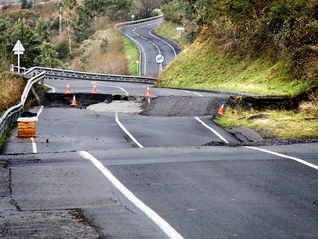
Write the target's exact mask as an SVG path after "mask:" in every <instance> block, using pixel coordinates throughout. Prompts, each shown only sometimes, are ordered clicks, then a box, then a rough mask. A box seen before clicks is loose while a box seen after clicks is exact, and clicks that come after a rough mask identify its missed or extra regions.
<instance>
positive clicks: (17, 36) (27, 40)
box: [10, 18, 41, 67]
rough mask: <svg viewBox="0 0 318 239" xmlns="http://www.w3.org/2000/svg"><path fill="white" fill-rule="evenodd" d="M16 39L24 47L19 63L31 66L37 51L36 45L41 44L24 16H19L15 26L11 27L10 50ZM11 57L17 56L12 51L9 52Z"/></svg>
mask: <svg viewBox="0 0 318 239" xmlns="http://www.w3.org/2000/svg"><path fill="white" fill-rule="evenodd" d="M17 40H20V41H21V43H22V44H23V46H24V49H25V52H24V54H23V55H21V56H20V60H21V65H23V66H25V67H32V66H33V61H34V59H35V58H36V56H37V55H38V53H39V52H38V49H37V47H38V46H39V45H40V44H41V41H40V39H39V37H38V36H37V35H36V34H35V32H34V31H33V30H32V29H31V27H30V26H29V25H28V24H27V22H26V20H25V19H24V18H23V19H22V20H21V19H20V18H19V19H18V21H17V22H16V24H15V28H14V29H13V32H12V34H11V42H10V48H11V50H12V49H13V47H14V45H15V44H16V42H17ZM11 57H12V58H13V59H16V58H17V56H16V55H14V54H13V52H12V53H11ZM13 59H12V61H13ZM14 61H16V60H14Z"/></svg>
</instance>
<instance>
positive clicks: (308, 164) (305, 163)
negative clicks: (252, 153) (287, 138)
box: [244, 146, 318, 170]
mask: <svg viewBox="0 0 318 239" xmlns="http://www.w3.org/2000/svg"><path fill="white" fill-rule="evenodd" d="M244 147H245V148H248V149H254V150H258V151H262V152H265V153H269V154H273V155H276V156H279V157H282V158H288V159H291V160H294V161H296V162H298V163H301V164H304V165H307V166H309V167H311V168H314V169H316V170H318V166H317V165H315V164H312V163H308V162H307V161H305V160H302V159H299V158H296V157H291V156H288V155H283V154H280V153H276V152H273V151H269V150H266V149H260V148H256V147H250V146H244Z"/></svg>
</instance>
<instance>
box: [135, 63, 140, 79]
mask: <svg viewBox="0 0 318 239" xmlns="http://www.w3.org/2000/svg"><path fill="white" fill-rule="evenodd" d="M139 63H140V61H139V60H137V61H136V64H137V76H139Z"/></svg>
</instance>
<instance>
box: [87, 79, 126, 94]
mask: <svg viewBox="0 0 318 239" xmlns="http://www.w3.org/2000/svg"><path fill="white" fill-rule="evenodd" d="M92 84H94V82H93V81H92ZM96 85H102V86H106V87H110V88H117V89H120V90H122V91H123V92H125V94H126V95H127V96H128V95H129V93H128V91H126V90H125V89H124V88H122V87H119V86H110V85H107V84H102V83H98V84H97V83H96Z"/></svg>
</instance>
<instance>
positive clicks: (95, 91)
mask: <svg viewBox="0 0 318 239" xmlns="http://www.w3.org/2000/svg"><path fill="white" fill-rule="evenodd" d="M92 93H93V94H97V90H96V83H94V88H93V92H92Z"/></svg>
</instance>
